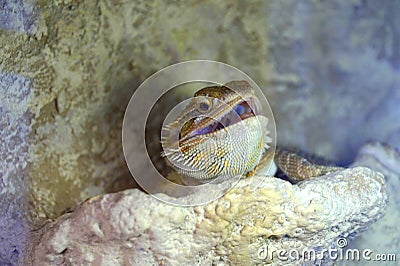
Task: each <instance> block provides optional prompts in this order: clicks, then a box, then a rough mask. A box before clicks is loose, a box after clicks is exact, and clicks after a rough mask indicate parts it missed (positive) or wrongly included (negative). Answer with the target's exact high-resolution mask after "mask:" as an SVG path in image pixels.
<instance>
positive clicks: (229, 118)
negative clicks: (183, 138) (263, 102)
mask: <svg viewBox="0 0 400 266" xmlns="http://www.w3.org/2000/svg"><path fill="white" fill-rule="evenodd" d="M260 113H261V110H260V104H259V102H258V100H257V99H256V98H248V99H245V100H243V101H241V102H239V103H238V104H236V105H235V106H234V107H233V108H232V110H231V111H230V112H228V113H226V114H225V115H224V116H223V117H221V118H220V119H218V121H217V120H212V121H213V122H211V123H210V124H208V125H207V126H205V127H203V128H199V129H198V130H196V131H195V132H193V135H192V137H194V136H197V135H206V134H209V133H213V132H216V131H218V130H220V129H223V128H225V127H228V126H231V125H233V124H236V123H238V122H240V121H243V120H245V119H247V118H250V117H254V116H256V115H259V114H260Z"/></svg>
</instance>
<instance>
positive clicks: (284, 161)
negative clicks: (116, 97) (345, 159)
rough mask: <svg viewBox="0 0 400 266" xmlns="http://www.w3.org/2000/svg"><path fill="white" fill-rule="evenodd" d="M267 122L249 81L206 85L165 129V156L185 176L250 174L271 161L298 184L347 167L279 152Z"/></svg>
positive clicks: (213, 177) (200, 178) (201, 177)
mask: <svg viewBox="0 0 400 266" xmlns="http://www.w3.org/2000/svg"><path fill="white" fill-rule="evenodd" d="M267 125H268V118H267V117H266V116H265V115H264V114H263V113H262V109H261V104H260V101H259V100H258V98H257V97H256V95H255V93H254V89H253V88H252V87H251V86H250V84H249V83H248V82H246V81H232V82H229V83H227V84H225V85H223V86H210V87H205V88H202V89H200V90H199V91H197V92H196V93H195V95H194V98H192V100H191V102H190V103H189V104H188V105H187V106H186V108H185V109H184V110H183V111H182V113H181V114H180V115H179V116H178V117H177V118H176V119H175V120H174V121H173V122H171V123H169V124H168V125H166V126H165V127H164V128H163V130H165V131H167V132H168V134H167V135H166V137H164V138H162V140H161V143H162V146H163V148H164V152H163V156H164V157H167V159H168V160H167V161H168V162H169V164H170V165H171V166H172V167H173V168H174V169H175V170H176V171H177V172H178V173H179V174H180V175H181V176H183V177H184V179H185V180H187V178H189V179H191V180H199V181H208V180H212V179H215V178H222V180H223V179H224V178H230V177H234V176H238V175H244V176H251V175H254V174H256V173H259V172H260V169H265V168H266V167H269V166H270V164H271V161H272V160H273V161H274V163H275V164H276V165H277V166H278V167H279V168H280V169H281V170H282V171H283V172H284V173H285V174H286V176H287V177H288V178H289V180H291V181H292V182H294V183H297V182H299V181H302V180H305V179H308V178H310V177H315V176H321V175H324V174H326V173H329V172H333V171H338V170H341V169H342V168H341V167H334V166H324V165H315V164H312V163H310V162H309V161H307V160H306V159H305V158H302V157H301V156H299V155H297V154H294V153H291V152H287V151H282V150H278V151H277V152H276V153H275V155H274V154H273V153H274V151H273V149H272V148H271V147H270V143H271V141H272V139H271V138H270V137H269V135H268V134H269V131H268V130H267ZM184 183H185V182H184Z"/></svg>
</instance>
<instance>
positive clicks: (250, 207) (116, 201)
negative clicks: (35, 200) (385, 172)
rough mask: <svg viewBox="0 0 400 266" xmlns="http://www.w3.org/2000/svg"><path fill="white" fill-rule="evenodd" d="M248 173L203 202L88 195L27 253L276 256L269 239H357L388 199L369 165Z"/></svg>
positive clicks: (122, 261)
mask: <svg viewBox="0 0 400 266" xmlns="http://www.w3.org/2000/svg"><path fill="white" fill-rule="evenodd" d="M261 178H262V177H254V179H261ZM252 179H253V178H247V179H241V180H240V182H239V183H238V185H237V186H235V187H234V188H232V190H230V191H229V192H228V193H227V194H226V195H224V196H223V197H222V198H220V199H218V200H216V201H214V202H212V203H209V204H207V205H205V206H197V207H179V206H173V205H168V204H165V203H163V202H161V201H158V200H157V199H155V198H154V197H152V196H150V195H147V194H145V193H143V192H141V191H139V190H137V189H132V190H126V191H123V192H119V193H115V194H107V195H103V196H98V197H95V198H92V199H90V200H88V201H87V202H85V203H83V204H82V205H81V206H79V207H78V208H77V209H76V210H75V211H74V212H73V213H70V214H66V215H64V216H62V217H60V218H59V219H58V220H57V221H55V222H51V223H49V224H47V225H46V226H45V227H43V228H41V229H40V230H39V231H38V232H36V233H35V236H34V237H33V242H32V243H33V244H32V246H31V247H30V254H29V256H28V259H27V263H31V264H35V265H37V264H40V265H54V264H56V265H58V264H62V263H65V264H72V265H82V264H96V265H109V264H113V265H127V264H129V265H132V264H135V265H156V264H159V265H160V264H161V265H211V264H212V263H214V264H218V263H219V264H228V263H229V264H234V265H253V264H256V263H261V262H263V261H270V258H269V257H267V258H265V256H264V254H265V252H264V250H263V247H265V246H266V245H267V246H268V250H269V252H271V250H274V249H276V250H280V249H284V248H286V249H289V248H292V249H296V250H302V249H312V250H315V251H316V252H317V254H318V252H320V251H321V249H322V248H328V247H329V246H331V245H332V244H334V243H335V241H336V240H337V239H338V238H339V237H343V238H348V239H351V238H353V237H354V236H356V235H358V234H359V233H360V232H362V231H363V230H365V229H366V228H367V226H369V225H370V224H371V223H373V222H375V221H376V220H377V219H379V218H380V217H381V216H382V215H383V213H384V211H385V207H386V203H387V195H386V188H385V185H384V177H383V176H382V175H381V174H380V173H377V172H374V171H372V170H370V169H368V168H365V167H355V168H351V169H346V170H343V171H340V172H336V173H332V174H329V175H327V176H322V177H317V178H312V179H310V180H307V181H304V182H302V183H299V184H298V185H292V184H290V183H289V182H287V181H284V180H281V179H278V178H274V177H267V178H266V179H265V180H264V182H262V184H261V186H260V187H258V188H257V189H256V190H252V189H251V186H250V185H251V183H252V182H253V181H254V180H252ZM211 189H212V187H211ZM203 196H204V197H207V196H208V195H207V193H205V194H204V195H203ZM272 262H273V265H281V264H282V263H284V262H282V261H279V260H278V259H276V258H274V259H273V261H272ZM300 262H307V261H302V260H301V259H300V260H299V261H298V262H297V263H300ZM308 262H309V261H308ZM327 262H329V260H328V261H327ZM292 263H295V262H292ZM310 263H314V261H312V262H310Z"/></svg>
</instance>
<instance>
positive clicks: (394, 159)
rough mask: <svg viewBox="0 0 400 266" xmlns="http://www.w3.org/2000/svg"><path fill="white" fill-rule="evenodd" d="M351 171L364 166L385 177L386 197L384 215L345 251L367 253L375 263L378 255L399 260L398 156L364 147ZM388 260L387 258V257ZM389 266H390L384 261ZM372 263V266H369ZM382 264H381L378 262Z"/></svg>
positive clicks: (378, 145) (385, 147) (384, 147)
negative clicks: (354, 250) (355, 250)
mask: <svg viewBox="0 0 400 266" xmlns="http://www.w3.org/2000/svg"><path fill="white" fill-rule="evenodd" d="M352 166H354V167H356V166H357V167H359V166H365V167H369V168H371V169H373V170H374V171H379V172H381V173H382V174H384V175H385V181H386V188H387V193H388V200H389V202H388V206H387V210H386V215H385V216H383V217H382V218H381V219H379V220H378V221H377V222H376V223H374V224H371V225H370V226H369V228H368V230H367V231H366V232H365V233H364V234H361V236H360V237H359V238H357V239H355V240H354V241H353V242H351V243H350V246H349V247H348V248H350V249H358V250H359V251H361V252H362V251H364V250H367V249H370V250H371V251H372V253H371V254H370V257H371V258H372V259H375V255H377V254H395V255H396V256H397V260H398V259H399V256H400V254H399V250H400V235H399V232H400V225H399V222H398V221H399V220H400V195H399V191H400V153H399V152H398V150H396V149H393V148H391V147H390V146H388V145H384V144H381V143H378V142H373V143H369V144H366V145H365V146H363V147H362V149H361V150H360V151H359V153H358V155H357V159H356V161H355V162H354V163H353V164H352ZM387 258H388V256H387ZM386 262H387V263H388V265H391V263H393V258H392V261H391V262H390V261H389V260H387V261H386ZM368 263H371V264H368ZM374 263H376V261H367V260H366V259H362V264H363V265H375V264H374ZM381 263H382V262H381ZM341 265H358V264H357V261H351V260H350V261H342V264H341Z"/></svg>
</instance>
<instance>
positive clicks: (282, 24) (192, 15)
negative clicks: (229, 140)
mask: <svg viewBox="0 0 400 266" xmlns="http://www.w3.org/2000/svg"><path fill="white" fill-rule="evenodd" d="M2 6H3V9H2V10H0V74H1V78H0V80H1V82H0V84H1V87H2V88H1V89H2V91H1V93H2V97H1V98H2V103H1V115H2V118H1V121H0V125H1V129H2V132H1V136H2V146H1V147H2V148H1V156H2V157H1V158H11V159H9V160H8V161H7V160H5V161H4V160H2V164H1V165H0V166H1V169H0V173H1V179H0V180H1V183H0V203H1V208H2V209H6V210H9V211H7V212H6V213H5V215H2V216H0V226H1V234H2V236H3V238H2V240H1V241H2V242H1V243H0V245H1V246H0V255H1V261H4V262H7V261H14V262H15V261H16V260H17V258H18V255H19V256H20V254H22V253H23V248H22V244H21V243H22V242H23V241H22V240H23V239H24V238H23V237H21V236H22V235H23V233H24V230H27V228H28V225H27V223H26V222H21V221H24V219H23V217H24V215H25V212H24V211H23V208H24V204H29V206H30V210H31V211H30V214H29V216H28V218H29V219H28V220H29V221H33V222H34V223H35V224H39V223H40V222H41V221H43V220H45V219H47V218H56V217H57V216H59V215H60V214H62V213H63V212H64V211H66V210H70V209H73V208H74V206H75V205H76V204H77V203H79V202H81V201H82V200H84V199H86V198H87V197H90V196H93V195H96V194H99V193H104V192H110V191H116V190H120V189H122V188H125V187H129V186H132V185H133V182H132V180H131V179H130V177H129V173H128V172H127V169H126V167H125V164H124V159H123V154H122V148H121V141H120V137H121V123H122V117H123V111H124V107H125V106H126V104H127V102H128V100H129V96H130V95H131V94H132V92H133V90H134V89H135V88H136V87H137V86H138V85H139V84H140V82H141V81H143V80H144V79H145V78H146V77H147V76H148V75H150V74H151V73H153V72H155V71H157V70H158V69H160V68H162V67H164V66H167V65H169V64H171V63H175V62H180V61H184V60H189V59H213V60H218V61H223V62H226V63H229V64H232V65H233V66H236V67H238V68H240V69H241V70H243V71H245V72H246V73H247V74H249V75H250V76H251V77H252V78H253V79H254V80H255V81H256V82H257V83H258V84H259V85H260V86H261V87H262V88H263V89H264V92H265V94H266V96H267V97H268V99H269V100H270V104H271V106H272V108H273V111H274V113H275V116H276V119H277V126H278V128H277V129H278V143H279V144H281V145H292V146H296V147H299V148H301V149H303V150H306V151H309V152H315V153H318V154H320V155H324V156H326V157H328V158H329V159H333V160H336V161H338V162H341V163H348V162H350V161H351V159H352V158H353V156H354V154H355V152H356V150H357V148H358V147H359V146H360V145H361V144H362V143H363V142H365V141H366V140H369V139H377V140H381V141H386V142H389V143H391V144H393V145H395V146H396V145H397V146H398V143H399V140H400V125H399V124H398V122H397V123H396V121H398V117H399V115H400V108H398V106H399V104H400V90H399V85H400V81H399V78H398V76H399V75H398V74H399V66H400V52H399V50H398V49H396V47H398V46H399V44H400V34H399V33H400V22H399V18H398V16H396V15H395V14H397V13H398V11H400V5H399V3H398V2H395V1H390V0H388V1H372V0H370V1H346V0H335V1H294V0H293V1H269V2H266V1H251V3H245V2H243V1H240V3H238V2H237V1H219V2H214V1H186V2H182V3H179V2H166V1H161V0H159V1H111V0H108V1H107V0H104V1H99V2H98V3H96V2H95V1H68V0H65V1H61V0H59V1H51V2H49V1H24V2H23V3H21V2H20V1H6V2H4V3H2ZM28 144H29V145H28ZM24 188H27V191H29V192H28V193H26V194H25V196H22V194H21V191H23V190H24ZM21 217H22V218H21ZM10 226H11V227H12V228H13V230H10V229H9V228H10ZM3 228H4V229H3ZM1 261H0V262H1Z"/></svg>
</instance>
